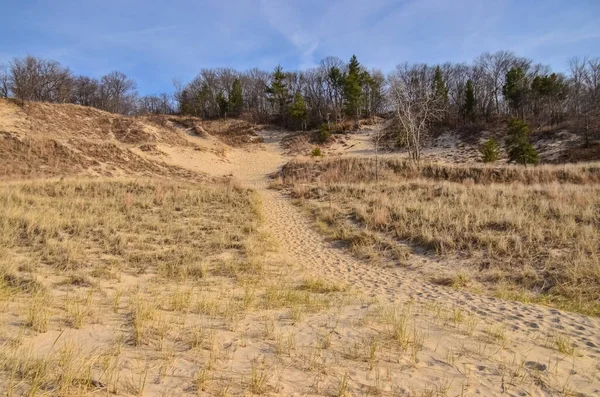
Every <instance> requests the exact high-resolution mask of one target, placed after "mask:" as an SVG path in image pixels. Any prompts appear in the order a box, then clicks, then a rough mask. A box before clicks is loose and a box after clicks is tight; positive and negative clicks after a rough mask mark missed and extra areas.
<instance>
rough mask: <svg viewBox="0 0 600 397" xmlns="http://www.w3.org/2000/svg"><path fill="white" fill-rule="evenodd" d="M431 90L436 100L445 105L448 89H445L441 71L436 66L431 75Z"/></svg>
mask: <svg viewBox="0 0 600 397" xmlns="http://www.w3.org/2000/svg"><path fill="white" fill-rule="evenodd" d="M433 90H434V92H435V96H436V98H438V99H439V100H440V101H441V102H442V103H444V104H445V103H447V102H448V87H446V83H445V82H444V76H443V75H442V69H440V67H439V66H436V68H435V73H434V75H433Z"/></svg>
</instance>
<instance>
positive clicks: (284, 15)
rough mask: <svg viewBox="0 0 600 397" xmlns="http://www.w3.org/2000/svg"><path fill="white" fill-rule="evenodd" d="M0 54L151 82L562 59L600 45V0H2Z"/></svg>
mask: <svg viewBox="0 0 600 397" xmlns="http://www.w3.org/2000/svg"><path fill="white" fill-rule="evenodd" d="M1 9H2V13H3V15H4V18H2V22H1V23H0V62H7V61H9V60H10V59H11V58H12V57H14V56H23V55H26V54H31V55H36V56H42V57H45V58H50V59H54V60H57V61H59V62H61V63H63V64H64V65H67V66H69V67H70V68H71V69H72V70H73V71H74V72H75V73H77V74H86V75H91V76H94V77H99V76H101V75H102V74H104V73H107V72H109V71H111V70H119V71H122V72H124V73H126V74H127V75H129V76H131V77H133V78H135V79H136V81H137V82H138V89H139V91H140V93H142V94H150V93H159V92H162V91H167V92H170V91H172V84H171V81H172V79H173V78H174V77H176V78H179V79H180V80H182V81H184V82H186V81H188V80H190V79H191V78H193V76H194V75H195V74H196V73H197V72H198V71H199V70H200V68H203V67H218V66H229V67H234V68H238V69H247V68H251V67H259V68H263V69H269V70H270V69H272V68H273V67H274V66H275V65H277V64H278V63H281V65H282V66H283V67H284V68H285V69H296V68H305V67H310V66H313V65H315V64H317V63H318V62H319V60H320V59H322V58H324V57H325V56H328V55H335V56H339V57H340V58H342V59H349V58H350V56H351V55H352V54H356V55H357V57H358V59H359V61H360V62H361V63H363V64H364V65H366V66H367V67H378V68H380V69H382V70H384V71H390V70H392V69H393V67H394V66H395V65H396V64H398V63H401V62H405V61H408V62H427V63H439V62H445V61H469V62H470V61H471V60H472V59H473V58H475V57H476V56H477V55H479V54H480V53H482V52H486V51H489V52H493V51H497V50H501V49H504V50H513V51H515V52H517V53H518V54H519V55H523V56H527V57H530V58H533V59H534V60H535V61H537V62H541V63H546V64H550V65H551V66H552V67H553V69H554V70H557V71H563V70H565V69H566V66H567V60H568V59H569V58H570V57H572V56H586V55H587V56H594V57H595V56H600V0H253V1H251V0H229V1H227V0H220V1H216V0H203V1H200V0H198V1H193V0H170V1H165V0H161V1H155V0H130V1H128V0H37V1H34V0H21V1H17V0H4V1H3V5H2V7H1Z"/></svg>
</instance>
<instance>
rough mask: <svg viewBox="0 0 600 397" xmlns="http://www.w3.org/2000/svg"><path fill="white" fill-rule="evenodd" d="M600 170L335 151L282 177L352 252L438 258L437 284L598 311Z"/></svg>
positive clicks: (288, 170)
mask: <svg viewBox="0 0 600 397" xmlns="http://www.w3.org/2000/svg"><path fill="white" fill-rule="evenodd" d="M598 172H600V171H598V167H596V166H594V165H584V166H581V165H572V166H544V167H539V168H538V167H536V168H531V167H530V168H524V167H520V168H517V167H496V168H493V167H458V166H443V165H439V164H425V165H423V166H422V167H421V168H417V167H415V166H413V165H411V164H410V163H405V162H401V161H387V160H386V161H383V162H380V163H379V169H378V170H377V172H376V171H375V162H374V161H373V160H372V159H334V160H325V161H297V162H296V163H292V164H289V165H288V166H286V167H284V170H283V172H282V177H281V178H282V179H281V183H283V184H284V185H285V186H287V187H289V188H290V189H291V191H292V192H293V194H294V195H295V196H296V197H298V198H301V199H302V200H303V202H304V204H305V205H307V207H308V208H309V209H310V210H311V211H312V213H313V214H314V215H315V216H316V218H317V220H318V221H319V224H321V225H322V226H323V228H324V229H325V230H326V231H327V232H328V233H329V234H330V235H332V236H333V237H334V238H338V239H341V240H346V241H347V242H348V243H349V245H350V247H351V248H352V249H353V251H354V252H356V253H358V254H362V255H363V256H365V255H366V256H367V257H375V256H377V253H378V252H379V253H381V252H384V253H388V254H389V253H391V256H392V257H393V258H395V259H396V260H398V261H400V262H406V261H407V260H408V262H410V259H407V258H408V255H409V254H411V253H412V254H419V255H423V253H424V254H425V255H428V256H430V257H431V256H433V257H439V258H444V260H445V261H446V266H445V270H446V271H447V274H446V275H440V274H436V275H433V277H432V278H433V279H434V281H436V280H437V282H439V283H443V284H449V285H454V286H465V285H466V284H468V279H469V278H473V279H474V280H476V281H478V282H481V283H483V284H484V285H485V286H486V288H490V287H491V288H492V291H493V292H494V293H496V294H498V295H499V296H503V297H508V298H516V299H520V300H526V301H535V302H545V303H548V304H550V305H555V306H558V307H561V308H565V309H569V310H574V311H579V312H583V313H587V314H593V315H600V304H599V303H598V302H600V253H599V247H600V184H598V183H597V182H598V179H597V178H598V175H599V174H598ZM376 174H377V175H378V179H376V178H375V175H376ZM365 253H366V254H365ZM388 256H389V255H388ZM458 263H460V264H461V266H460V267H457V266H456V265H457V264H458ZM462 264H466V265H467V268H466V270H467V272H468V273H467V274H468V275H466V276H465V273H462V272H463V267H462ZM459 276H460V277H459ZM457 277H459V278H462V281H461V280H458V281H457V280H456V279H457ZM440 280H443V281H440ZM459 281H460V282H459Z"/></svg>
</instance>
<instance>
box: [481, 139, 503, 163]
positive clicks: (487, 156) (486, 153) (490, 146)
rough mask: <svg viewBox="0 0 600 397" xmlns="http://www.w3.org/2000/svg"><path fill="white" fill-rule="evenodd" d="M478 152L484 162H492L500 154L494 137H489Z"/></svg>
mask: <svg viewBox="0 0 600 397" xmlns="http://www.w3.org/2000/svg"><path fill="white" fill-rule="evenodd" d="M480 152H481V156H482V158H483V162H484V163H493V162H494V161H496V160H498V157H499V156H500V145H498V142H496V140H495V139H494V138H490V139H488V140H487V141H485V142H484V144H483V145H482V146H481V149H480Z"/></svg>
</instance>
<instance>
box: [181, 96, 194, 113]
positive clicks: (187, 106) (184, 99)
mask: <svg viewBox="0 0 600 397" xmlns="http://www.w3.org/2000/svg"><path fill="white" fill-rule="evenodd" d="M192 109H193V107H192V104H191V100H190V95H189V94H188V91H187V90H183V91H181V96H180V98H179V113H181V114H182V115H186V116H187V115H191V114H192Z"/></svg>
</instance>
